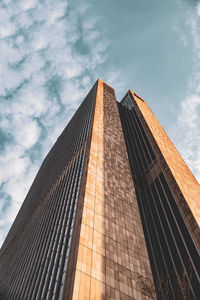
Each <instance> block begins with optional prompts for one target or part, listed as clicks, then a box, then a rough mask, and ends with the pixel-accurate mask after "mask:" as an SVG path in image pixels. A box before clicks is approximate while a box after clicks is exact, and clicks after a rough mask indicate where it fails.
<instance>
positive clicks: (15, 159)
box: [0, 0, 116, 240]
mask: <svg viewBox="0 0 200 300" xmlns="http://www.w3.org/2000/svg"><path fill="white" fill-rule="evenodd" d="M88 7H89V5H86V4H83V5H82V8H81V7H78V10H77V11H75V10H74V9H72V8H71V7H70V6H69V4H68V1H66V0H57V1H55V0H47V1H39V0H19V1H14V0H4V1H1V4H0V44H1V46H0V72H1V76H0V130H1V131H0V133H2V141H1V144H3V145H4V147H2V148H1V152H0V196H1V202H0V219H1V222H0V235H2V236H0V239H1V240H3V238H4V237H5V235H6V233H7V231H8V229H9V227H10V226H11V224H12V222H13V220H14V218H15V216H16V214H17V212H18V210H19V208H20V205H21V203H22V202H23V200H24V198H25V196H26V193H27V191H28V189H29V187H30V185H31V183H32V181H33V178H34V176H35V175H36V172H37V171H38V168H39V165H40V164H41V162H42V160H43V159H44V157H45V155H46V154H47V152H48V151H49V149H50V147H51V146H52V145H53V143H54V142H55V140H56V138H57V137H58V135H59V134H60V133H61V131H62V130H63V128H64V127H65V126H66V124H67V122H68V121H69V120H70V118H71V116H72V114H73V113H74V111H75V110H76V109H77V107H78V105H79V104H80V101H82V100H83V98H84V96H85V95H86V94H87V93H88V87H89V86H91V84H92V83H93V82H94V80H96V79H97V77H98V71H99V70H100V68H101V67H102V65H103V64H104V63H105V62H106V55H105V53H106V49H107V47H108V44H109V43H108V39H107V38H106V37H105V35H104V34H102V33H101V32H99V31H98V30H97V29H96V21H97V18H96V16H91V17H88V16H86V13H87V9H88ZM77 45H78V46H77ZM106 68H107V70H108V71H106ZM115 71H116V70H115V69H113V68H112V72H110V69H109V65H108V64H106V67H105V64H104V72H105V74H107V75H106V78H107V79H108V80H109V78H111V79H112V80H113V78H114V77H113V75H112V74H111V73H113V74H114V73H115ZM109 74H110V75H109ZM5 136H6V137H9V138H7V139H5Z"/></svg>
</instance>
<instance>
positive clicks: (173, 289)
mask: <svg viewBox="0 0 200 300" xmlns="http://www.w3.org/2000/svg"><path fill="white" fill-rule="evenodd" d="M130 97H131V95H130V96H128V97H127V98H126V99H125V100H124V101H123V103H119V104H118V108H119V113H120V118H121V122H122V127H123V132H124V137H125V141H126V146H127V151H128V156H129V161H130V166H131V170H132V175H133V181H134V183H135V188H136V195H137V200H138V205H139V209H140V213H141V219H142V224H143V229H144V233H145V239H146V244H147V248H148V253H149V257H150V263H151V268H152V273H153V277H154V282H155V286H156V290H157V296H158V299H174V300H177V299H191V300H192V299H196V300H197V299H199V295H200V289H199V271H200V259H199V254H198V251H197V248H196V246H195V244H194V242H193V240H192V238H191V235H190V232H189V231H188V228H187V225H186V224H185V221H184V218H183V216H182V215H181V212H180V210H179V208H178V206H177V203H176V199H175V198H174V196H173V194H172V192H171V189H170V185H169V184H168V182H167V180H166V178H165V175H164V174H163V171H162V169H161V167H160V165H159V163H158V161H157V159H156V156H155V154H154V151H153V149H152V147H151V144H150V142H149V140H148V137H147V135H146V133H145V130H144V127H143V125H142V123H141V121H140V119H139V117H138V115H137V112H136V110H135V108H134V105H133V103H134V102H132V105H131V104H130V101H132V99H130ZM133 101H134V99H133Z"/></svg>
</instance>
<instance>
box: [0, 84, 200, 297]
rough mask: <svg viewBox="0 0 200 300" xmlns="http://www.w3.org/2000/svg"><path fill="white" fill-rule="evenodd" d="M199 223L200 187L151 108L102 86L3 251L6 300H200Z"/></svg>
mask: <svg viewBox="0 0 200 300" xmlns="http://www.w3.org/2000/svg"><path fill="white" fill-rule="evenodd" d="M199 216H200V186H199V184H198V182H197V181H196V179H195V178H194V176H193V175H192V173H191V172H190V170H189V169H188V167H187V165H186V164H185V162H184V161H183V159H182V158H181V156H180V154H179V153H178V151H177V150H176V148H175V146H174V145H173V143H172V142H171V141H170V139H169V137H168V136H167V134H166V133H165V131H164V130H163V129H162V127H161V125H160V124H159V122H158V121H157V119H156V118H155V116H154V115H153V113H152V112H151V110H150V108H149V107H148V105H147V104H146V102H145V101H144V100H143V99H142V98H141V97H139V96H138V95H136V94H135V93H133V92H132V91H128V93H127V94H126V95H125V97H124V98H123V99H122V101H121V102H120V103H117V102H116V98H115V92H114V90H113V89H112V88H111V87H110V86H109V85H107V84H106V83H104V82H103V81H102V80H100V79H98V81H97V82H96V84H95V85H94V87H93V88H92V89H91V91H90V92H89V94H88V95H87V97H86V98H85V100H84V101H83V103H82V104H81V106H80V107H79V109H78V110H77V112H76V113H75V115H74V116H73V118H72V119H71V121H70V122H69V124H68V125H67V127H66V128H65V129H64V131H63V133H62V134H61V135H60V137H59V138H58V140H57V141H56V143H55V145H54V146H53V147H52V149H51V150H50V152H49V154H48V155H47V157H46V158H45V160H44V162H43V164H42V166H41V168H40V170H39V172H38V174H37V176H36V178H35V180H34V182H33V184H32V186H31V188H30V190H29V192H28V195H27V197H26V199H25V201H24V203H23V205H22V207H21V209H20V211H19V213H18V215H17V217H16V219H15V221H14V223H13V225H12V227H11V229H10V231H9V233H8V236H7V238H6V240H5V242H4V244H3V246H2V248H1V252H0V299H2V300H3V299H5V300H7V299H10V300H25V299H26V300H27V299H28V300H29V299H37V300H39V299H45V300H46V299H49V300H50V299H63V300H68V299H73V300H76V299H78V300H80V299H81V300H89V299H95V300H98V299H113V300H114V299H120V300H123V299H124V300H129V299H135V300H136V299H137V300H143V299H156V296H155V293H157V298H158V299H170V300H171V299H176V300H177V299H199V298H198V297H199V294H200V291H199V271H200V258H199V248H200V247H199V246H200V230H199V223H200V217H199ZM153 282H154V284H153ZM153 297H154V298H153Z"/></svg>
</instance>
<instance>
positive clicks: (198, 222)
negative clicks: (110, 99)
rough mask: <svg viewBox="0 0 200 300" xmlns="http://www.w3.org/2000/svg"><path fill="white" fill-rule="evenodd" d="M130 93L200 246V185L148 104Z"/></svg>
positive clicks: (194, 237) (191, 231) (185, 217)
mask: <svg viewBox="0 0 200 300" xmlns="http://www.w3.org/2000/svg"><path fill="white" fill-rule="evenodd" d="M128 93H130V94H131V95H132V97H133V99H134V101H133V105H134V107H135V110H136V111H137V113H138V116H139V117H140V120H141V122H142V124H143V127H144V128H145V132H146V134H147V136H148V139H149V141H150V142H151V146H152V148H153V150H154V152H155V154H156V158H157V161H158V163H159V166H160V168H161V169H162V171H163V173H164V174H165V176H166V178H167V180H168V182H169V184H170V188H171V190H172V192H173V194H174V196H175V198H176V201H177V204H178V206H179V209H180V211H181V213H182V215H183V216H184V219H185V221H186V222H187V225H188V227H189V229H190V233H191V235H192V237H193V239H194V241H195V243H196V245H197V247H198V248H199V249H200V230H199V226H200V185H199V183H198V182H197V180H196V178H195V177H194V175H193V174H192V172H191V171H190V169H189V168H188V166H187V165H186V163H185V161H184V160H183V158H182V157H181V155H180V154H179V152H178V150H177V149H176V147H175V146H174V144H173V143H172V141H171V140H170V138H169V137H168V135H167V134H166V132H165V130H164V129H163V128H162V126H161V125H160V123H159V121H158V120H157V118H156V117H155V115H154V114H153V112H152V111H151V109H150V108H149V106H148V105H147V103H146V102H145V101H144V100H143V99H142V98H140V97H139V96H138V95H136V94H135V93H134V92H133V91H131V90H130V91H129V92H128Z"/></svg>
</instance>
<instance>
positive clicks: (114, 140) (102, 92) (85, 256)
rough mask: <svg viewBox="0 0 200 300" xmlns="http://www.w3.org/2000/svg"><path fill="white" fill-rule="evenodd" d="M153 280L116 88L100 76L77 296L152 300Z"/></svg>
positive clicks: (77, 269)
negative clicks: (147, 286) (148, 292)
mask: <svg viewBox="0 0 200 300" xmlns="http://www.w3.org/2000/svg"><path fill="white" fill-rule="evenodd" d="M139 275H142V276H144V277H148V278H152V275H151V269H150V264H149V258H148V254H147V249H146V245H145V239H144V234H143V229H142V225H141V220H140V215H139V210H138V205H137V200H136V196H135V192H134V185H133V181H132V175H131V171H130V167H129V162H128V156H127V151H126V146H125V141H124V137H123V132H122V128H121V122H120V118H119V113H118V108H117V103H116V99H115V93H114V90H113V89H112V88H111V87H110V86H108V85H107V84H105V83H104V82H103V81H101V80H98V84H97V95H96V107H95V112H94V122H93V129H92V140H91V148H90V153H89V163H88V171H87V178H86V189H85V197H84V204H83V214H82V220H81V231H80V240H79V246H78V257H77V263H76V271H75V280H74V290H73V295H72V299H73V300H76V299H79V300H80V299H82V300H88V299H95V300H98V299H113V300H114V299H120V300H122V299H127V300H128V299H137V300H140V299H148V298H147V297H145V296H144V295H142V294H141V286H140V284H139V282H138V276H139Z"/></svg>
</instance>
